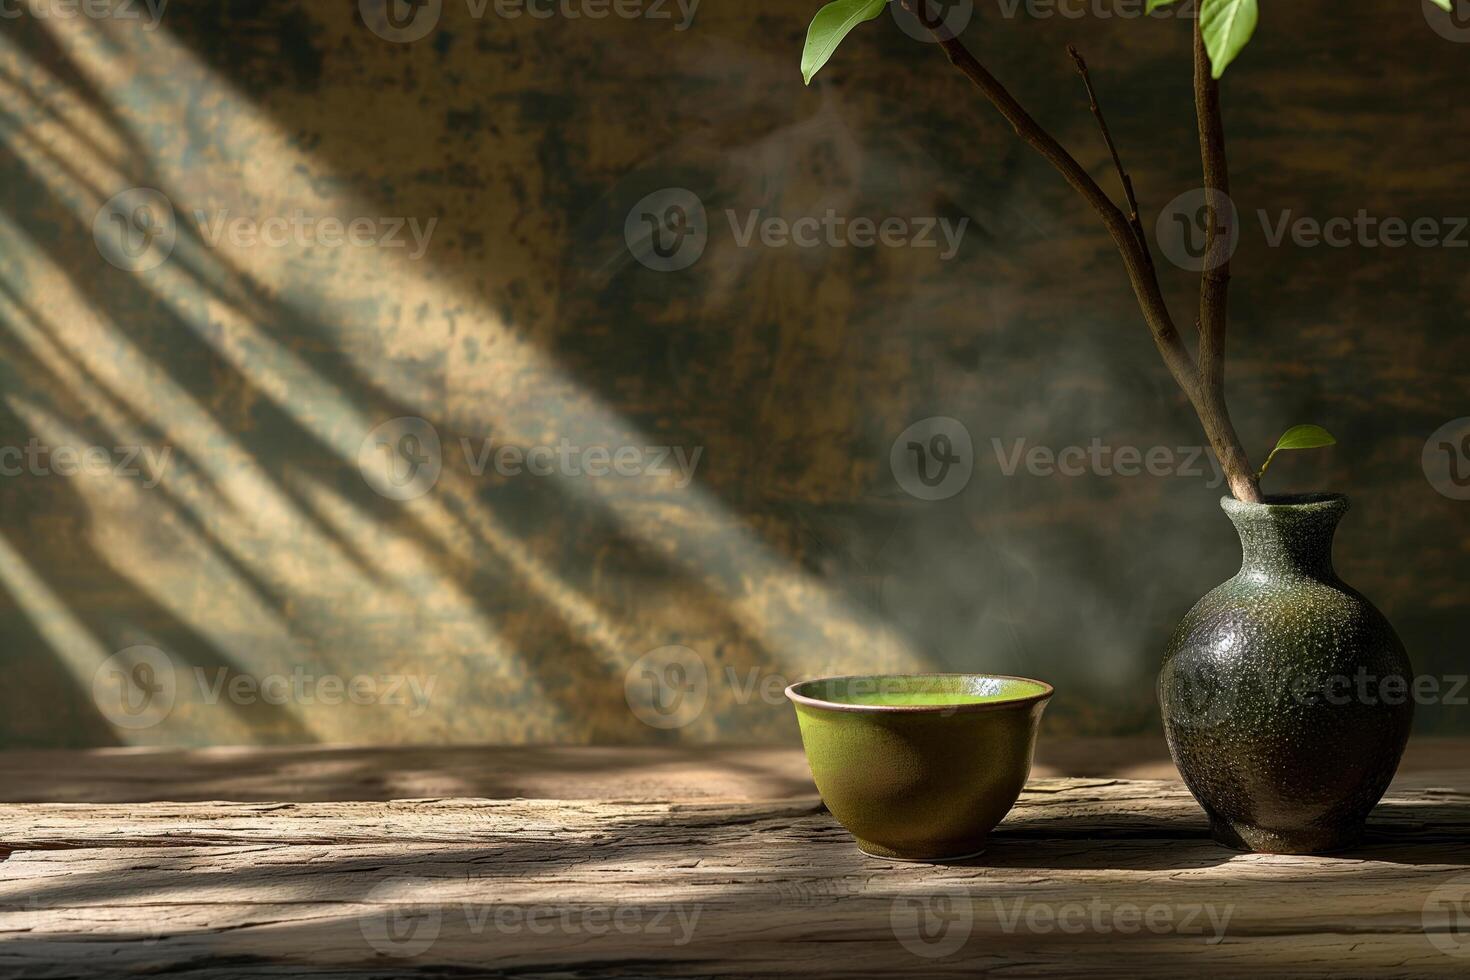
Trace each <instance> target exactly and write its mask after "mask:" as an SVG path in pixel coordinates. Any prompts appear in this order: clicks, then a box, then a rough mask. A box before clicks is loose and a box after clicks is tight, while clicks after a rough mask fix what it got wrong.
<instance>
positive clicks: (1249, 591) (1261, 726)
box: [1159, 494, 1414, 854]
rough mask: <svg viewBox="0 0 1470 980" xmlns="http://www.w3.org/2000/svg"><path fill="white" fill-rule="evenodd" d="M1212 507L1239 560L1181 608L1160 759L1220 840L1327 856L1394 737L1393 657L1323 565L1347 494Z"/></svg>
mask: <svg viewBox="0 0 1470 980" xmlns="http://www.w3.org/2000/svg"><path fill="white" fill-rule="evenodd" d="M1221 506H1223V507H1224V508H1225V513H1226V514H1228V515H1229V516H1230V520H1231V521H1232V522H1234V524H1235V529H1236V531H1237V532H1238V533H1239V534H1240V543H1241V550H1242V552H1243V559H1244V560H1243V561H1242V562H1241V568H1240V572H1239V573H1238V574H1236V576H1235V577H1234V578H1232V579H1230V580H1229V581H1228V582H1226V583H1224V584H1223V585H1220V586H1219V587H1217V588H1216V589H1215V590H1214V591H1212V592H1210V593H1209V594H1208V595H1206V596H1205V597H1204V598H1203V599H1201V600H1200V601H1199V602H1198V603H1196V604H1195V607H1194V608H1193V609H1191V610H1190V611H1189V614H1188V615H1186V616H1185V617H1184V621H1183V622H1182V623H1180V624H1179V628H1178V629H1177V630H1176V631H1175V632H1174V638H1173V639H1172V640H1171V641H1170V643H1169V649H1168V651H1167V653H1165V655H1164V667H1163V670H1162V671H1161V672H1160V674H1159V705H1160V707H1161V708H1162V709H1163V715H1164V730H1165V733H1166V734H1167V735H1168V739H1169V751H1170V753H1171V754H1172V755H1173V756H1174V764H1175V765H1176V766H1178V767H1179V772H1180V774H1181V775H1182V776H1183V777H1184V782H1185V783H1186V784H1187V785H1188V786H1189V790H1190V792H1191V793H1193V794H1194V798H1195V799H1197V800H1198V801H1199V803H1200V806H1202V807H1204V810H1205V813H1206V814H1208V815H1209V818H1210V827H1211V831H1212V833H1213V834H1214V837H1215V839H1216V840H1218V841H1219V842H1220V843H1222V844H1225V845H1227V846H1230V847H1234V848H1237V849H1240V850H1250V851H1267V852H1272V853H1278V854H1319V853H1323V852H1326V851H1335V850H1341V849H1343V848H1345V847H1349V846H1351V845H1352V844H1353V843H1354V842H1355V841H1356V840H1357V839H1358V837H1359V836H1360V835H1361V834H1362V830H1363V822H1364V820H1365V819H1366V818H1367V816H1368V811H1370V810H1372V809H1373V807H1374V805H1375V804H1377V802H1378V800H1379V798H1380V797H1382V796H1383V793H1384V790H1386V789H1388V784H1389V781H1390V780H1392V779H1393V774H1394V770H1396V769H1397V768H1398V764H1399V757H1400V756H1401V755H1402V754H1403V751H1404V744H1405V742H1407V741H1408V737H1409V723H1410V721H1411V720H1412V718H1413V714H1414V703H1413V699H1412V696H1411V695H1412V689H1411V681H1412V675H1411V668H1410V665H1409V658H1408V655H1407V654H1406V653H1405V652H1404V646H1403V643H1402V642H1400V640H1399V638H1398V635H1397V634H1396V633H1394V631H1393V627H1392V626H1390V625H1389V624H1388V620H1386V619H1384V617H1383V614H1382V613H1380V612H1379V611H1378V610H1377V609H1375V608H1374V607H1373V604H1372V603H1370V602H1369V601H1368V600H1367V599H1365V598H1363V596H1361V595H1359V594H1358V593H1357V592H1356V591H1354V590H1353V589H1352V588H1350V587H1349V586H1347V585H1345V584H1344V583H1343V582H1342V581H1341V580H1340V579H1339V578H1338V577H1337V574H1336V573H1335V572H1334V571H1333V569H1332V536H1333V533H1334V532H1335V531H1336V529H1337V523H1338V521H1339V520H1341V518H1342V515H1343V514H1344V513H1345V512H1346V511H1347V509H1348V502H1347V498H1346V497H1343V496H1340V495H1335V494H1312V495H1303V496H1294V497H1271V498H1267V501H1266V503H1263V504H1248V503H1241V502H1240V501H1238V500H1234V499H1232V498H1229V497H1227V498H1225V499H1224V500H1222V501H1221Z"/></svg>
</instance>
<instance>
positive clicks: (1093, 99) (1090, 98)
mask: <svg viewBox="0 0 1470 980" xmlns="http://www.w3.org/2000/svg"><path fill="white" fill-rule="evenodd" d="M1067 54H1069V55H1071V56H1072V62H1073V63H1074V64H1075V65H1076V66H1077V74H1079V75H1081V76H1082V84H1083V86H1084V87H1085V88H1086V89H1087V102H1088V105H1089V106H1090V107H1091V109H1092V114H1093V116H1094V117H1095V118H1096V119H1097V128H1098V129H1100V130H1102V138H1103V142H1104V143H1106V144H1107V146H1108V154H1109V155H1110V156H1112V158H1113V169H1115V170H1117V171H1118V179H1119V180H1120V181H1121V182H1122V184H1123V197H1124V199H1125V200H1127V202H1128V223H1129V224H1130V225H1132V226H1133V236H1134V237H1135V238H1137V239H1138V247H1139V248H1141V249H1142V250H1143V255H1144V258H1146V259H1148V262H1149V265H1153V261H1154V259H1153V255H1152V254H1151V253H1150V252H1149V247H1148V235H1146V234H1145V233H1144V230H1143V221H1142V219H1141V218H1139V216H1138V197H1137V196H1136V195H1135V194H1134V193H1133V179H1132V178H1131V177H1129V176H1128V171H1127V170H1125V169H1123V158H1122V157H1120V156H1119V155H1118V146H1117V144H1116V143H1114V142H1113V134H1112V132H1111V131H1110V130H1109V129H1108V121H1107V120H1106V119H1105V118H1103V112H1102V106H1100V105H1098V103H1097V91H1096V90H1095V89H1094V88H1093V87H1092V76H1091V75H1089V74H1088V72H1087V62H1086V61H1084V60H1082V54H1081V53H1080V52H1079V51H1078V50H1077V49H1076V47H1074V46H1073V45H1070V44H1069V45H1067Z"/></svg>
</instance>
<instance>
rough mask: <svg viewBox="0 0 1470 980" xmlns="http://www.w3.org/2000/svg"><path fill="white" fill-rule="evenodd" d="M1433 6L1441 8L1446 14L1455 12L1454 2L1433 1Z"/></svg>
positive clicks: (1450, 0)
mask: <svg viewBox="0 0 1470 980" xmlns="http://www.w3.org/2000/svg"><path fill="white" fill-rule="evenodd" d="M1434 5H1435V6H1436V7H1440V8H1442V9H1443V10H1444V12H1445V13H1447V14H1452V13H1454V12H1455V0H1434Z"/></svg>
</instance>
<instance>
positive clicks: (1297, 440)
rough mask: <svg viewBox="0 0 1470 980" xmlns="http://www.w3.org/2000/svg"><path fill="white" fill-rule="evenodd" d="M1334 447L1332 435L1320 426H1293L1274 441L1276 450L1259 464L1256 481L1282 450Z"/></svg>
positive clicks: (1335, 443)
mask: <svg viewBox="0 0 1470 980" xmlns="http://www.w3.org/2000/svg"><path fill="white" fill-rule="evenodd" d="M1335 445H1337V440H1336V439H1334V438H1333V437H1332V433H1330V432H1328V431H1327V430H1326V429H1324V428H1322V427H1321V426H1320V425H1293V426H1292V427H1291V428H1289V429H1287V430H1286V431H1285V432H1283V433H1281V438H1280V439H1277V440H1276V448H1275V449H1273V450H1271V455H1269V456H1267V457H1266V461H1265V462H1264V463H1262V464H1261V468H1260V470H1259V471H1258V472H1257V473H1256V479H1257V480H1259V479H1260V478H1261V477H1263V476H1265V475H1266V467H1268V466H1270V465H1271V460H1273V459H1275V458H1276V454H1277V453H1279V452H1281V450H1283V449H1319V448H1321V447H1322V446H1335Z"/></svg>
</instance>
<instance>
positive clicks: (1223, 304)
mask: <svg viewBox="0 0 1470 980" xmlns="http://www.w3.org/2000/svg"><path fill="white" fill-rule="evenodd" d="M1194 103H1195V115H1196V116H1197V117H1198V122H1199V149H1200V161H1201V163H1202V165H1203V169H1204V182H1205V206H1206V215H1207V220H1206V224H1205V255H1204V270H1203V271H1202V272H1201V274H1200V286H1199V388H1200V395H1201V398H1200V401H1201V402H1202V403H1203V404H1204V408H1202V409H1201V421H1203V422H1204V423H1205V431H1206V432H1207V433H1210V434H1211V442H1212V443H1217V440H1216V433H1218V435H1219V440H1218V443H1217V444H1216V445H1215V455H1216V456H1218V457H1219V459H1220V464H1221V468H1222V469H1223V470H1224V472H1225V475H1226V478H1227V479H1228V480H1229V482H1230V490H1231V492H1232V493H1233V494H1235V496H1236V498H1237V499H1239V500H1246V501H1255V502H1259V501H1260V500H1261V490H1260V485H1259V482H1258V480H1257V478H1256V476H1255V474H1254V473H1252V472H1251V466H1250V460H1249V458H1248V457H1247V456H1246V454H1245V451H1244V450H1243V449H1241V446H1240V437H1239V436H1237V435H1236V433H1235V427H1234V426H1233V425H1232V424H1231V421H1230V413H1229V411H1228V410H1227V409H1226V407H1225V332H1226V326H1227V324H1228V321H1229V309H1230V302H1229V301H1230V249H1231V245H1232V241H1231V238H1232V235H1233V234H1234V231H1233V229H1230V228H1229V227H1228V226H1227V225H1226V224H1225V223H1224V222H1222V220H1221V215H1220V209H1221V207H1222V206H1224V207H1229V198H1230V169H1229V166H1228V165H1227V163H1226V159H1225V123H1224V120H1223V118H1222V116H1221V112H1220V83H1219V82H1218V81H1216V80H1215V78H1214V77H1213V75H1212V74H1211V72H1210V56H1209V52H1208V51H1207V50H1206V48H1205V41H1204V36H1203V34H1202V33H1201V32H1200V28H1199V22H1198V21H1196V22H1195V27H1194ZM1232 212H1233V209H1232ZM1230 217H1231V219H1232V220H1233V219H1234V214H1233V213H1232V214H1231V216H1230ZM1222 230H1225V231H1226V233H1225V234H1221V231H1222ZM1197 407H1198V406H1197ZM1205 412H1208V413H1209V414H1210V415H1211V416H1212V417H1211V418H1205V417H1204V413H1205Z"/></svg>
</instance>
